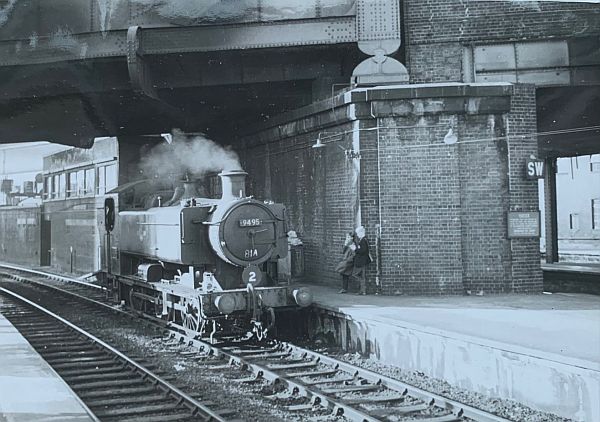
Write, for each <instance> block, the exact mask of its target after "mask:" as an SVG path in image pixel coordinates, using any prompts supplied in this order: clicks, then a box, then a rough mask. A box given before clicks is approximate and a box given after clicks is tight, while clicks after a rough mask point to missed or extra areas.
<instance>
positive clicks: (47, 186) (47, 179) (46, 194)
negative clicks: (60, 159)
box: [44, 176, 51, 199]
mask: <svg viewBox="0 0 600 422" xmlns="http://www.w3.org/2000/svg"><path fill="white" fill-rule="evenodd" d="M50 180H51V178H50V176H46V177H45V178H44V199H49V198H50V186H51V182H50Z"/></svg>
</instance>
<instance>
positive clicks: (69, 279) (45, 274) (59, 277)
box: [0, 263, 106, 290]
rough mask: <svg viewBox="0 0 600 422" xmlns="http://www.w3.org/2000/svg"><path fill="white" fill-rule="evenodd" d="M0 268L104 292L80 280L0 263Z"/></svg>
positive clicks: (100, 287)
mask: <svg viewBox="0 0 600 422" xmlns="http://www.w3.org/2000/svg"><path fill="white" fill-rule="evenodd" d="M0 268H8V269H10V270H15V271H22V272H24V273H30V274H35V275H41V276H43V277H47V278H51V279H54V280H58V281H64V282H66V283H75V284H80V285H82V286H87V287H91V288H94V289H99V290H106V288H105V287H102V286H97V285H95V284H92V283H86V282H85V281H81V280H78V279H76V278H72V277H65V276H62V275H58V274H53V273H47V272H44V271H38V270H32V269H30V268H24V267H19V266H17V265H12V264H4V263H0Z"/></svg>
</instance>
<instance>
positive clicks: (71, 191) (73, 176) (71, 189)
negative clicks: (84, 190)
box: [67, 171, 77, 198]
mask: <svg viewBox="0 0 600 422" xmlns="http://www.w3.org/2000/svg"><path fill="white" fill-rule="evenodd" d="M68 182H69V185H68V188H67V197H68V198H71V197H73V196H75V195H77V172H76V171H72V172H70V173H69V178H68Z"/></svg>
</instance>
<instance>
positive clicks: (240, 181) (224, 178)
mask: <svg viewBox="0 0 600 422" xmlns="http://www.w3.org/2000/svg"><path fill="white" fill-rule="evenodd" d="M247 175H248V173H246V172H245V171H244V170H224V171H222V172H221V173H219V177H220V178H221V187H222V191H223V193H222V195H221V199H222V200H223V201H231V200H233V199H238V198H245V197H246V176H247Z"/></svg>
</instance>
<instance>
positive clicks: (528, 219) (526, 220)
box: [508, 211, 540, 239]
mask: <svg viewBox="0 0 600 422" xmlns="http://www.w3.org/2000/svg"><path fill="white" fill-rule="evenodd" d="M519 237H540V212H539V211H527V212H520V211H519V212H513V211H511V212H509V213H508V238H509V239H514V238H519Z"/></svg>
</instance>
